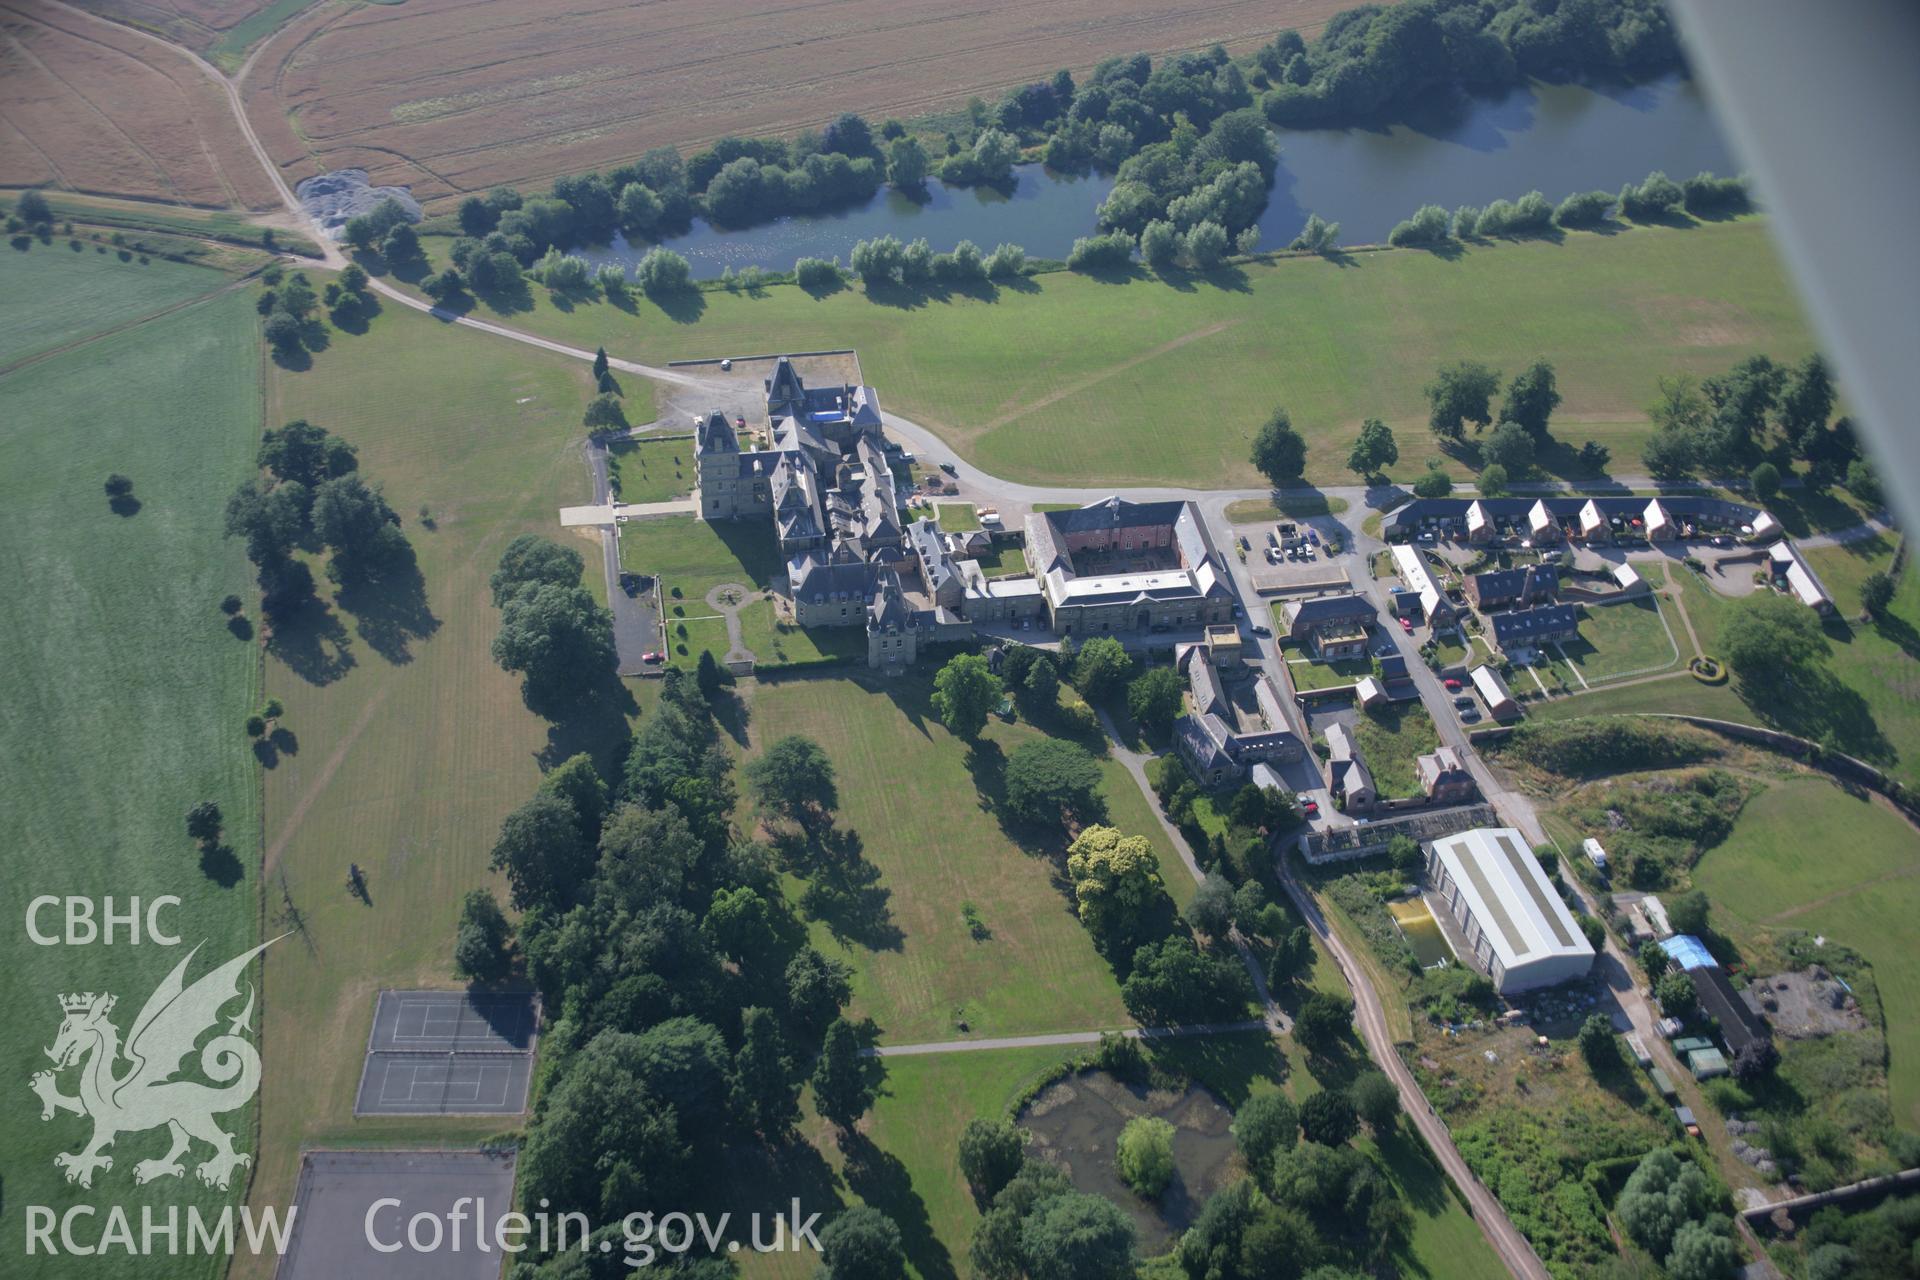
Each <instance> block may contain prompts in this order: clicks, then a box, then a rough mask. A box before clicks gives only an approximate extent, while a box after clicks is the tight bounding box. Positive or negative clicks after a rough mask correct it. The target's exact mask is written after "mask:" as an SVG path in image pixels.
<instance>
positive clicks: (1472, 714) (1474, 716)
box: [1460, 707, 1480, 724]
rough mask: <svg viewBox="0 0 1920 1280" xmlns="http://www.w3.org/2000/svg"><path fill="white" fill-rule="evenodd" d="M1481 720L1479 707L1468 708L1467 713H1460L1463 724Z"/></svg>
mask: <svg viewBox="0 0 1920 1280" xmlns="http://www.w3.org/2000/svg"><path fill="white" fill-rule="evenodd" d="M1479 718H1480V708H1478V707H1468V708H1467V709H1466V710H1465V711H1462V712H1461V713H1460V723H1461V724H1472V723H1473V722H1474V721H1475V720H1478V719H1479Z"/></svg>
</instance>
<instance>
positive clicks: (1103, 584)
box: [1026, 498, 1233, 638]
mask: <svg viewBox="0 0 1920 1280" xmlns="http://www.w3.org/2000/svg"><path fill="white" fill-rule="evenodd" d="M1026 530H1027V562H1028V564H1029V565H1030V566H1031V567H1032V569H1033V573H1034V576H1035V577H1036V578H1037V579H1039V582H1040V589H1041V594H1042V595H1044V596H1045V598H1046V603H1047V613H1048V618H1049V620H1050V623H1051V626H1052V629H1053V631H1054V633H1055V634H1056V635H1061V636H1074V637H1076V638H1086V637H1091V636H1098V635H1111V634H1114V633H1127V632H1133V633H1138V632H1152V631H1171V630H1175V629H1199V628H1203V627H1206V626H1210V625H1223V624H1230V623H1231V622H1232V620H1233V590H1232V587H1231V586H1230V585H1229V584H1228V579H1227V566H1226V563H1225V561H1224V560H1223V559H1222V557H1221V555H1220V552H1219V551H1218V550H1217V549H1216V548H1215V547H1214V545H1213V539H1212V538H1211V537H1210V536H1209V535H1208V533H1207V529H1206V525H1205V523H1204V522H1203V521H1202V520H1201V518H1200V510H1199V508H1198V507H1196V506H1195V505H1194V504H1193V503H1191V502H1129V501H1127V500H1126V499H1124V498H1107V499H1104V500H1102V501H1100V502H1095V503H1091V504H1089V505H1087V506H1084V507H1079V508H1076V509H1073V510H1069V511H1036V512H1034V513H1033V514H1031V515H1029V516H1028V517H1027V522H1026Z"/></svg>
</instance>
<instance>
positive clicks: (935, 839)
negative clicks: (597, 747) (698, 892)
mask: <svg viewBox="0 0 1920 1280" xmlns="http://www.w3.org/2000/svg"><path fill="white" fill-rule="evenodd" d="M931 688H932V672H931V671H930V670H922V671H918V672H916V673H914V674H911V675H908V676H903V677H899V678H895V679H889V680H881V679H877V678H873V679H870V678H868V677H867V676H866V674H865V672H864V670H862V671H861V672H860V673H859V674H857V675H852V674H849V675H847V676H841V675H837V674H836V675H833V676H821V677H796V678H791V679H786V680H762V681H758V682H757V683H756V684H755V685H754V686H753V687H752V688H751V692H750V694H749V711H750V725H751V733H752V738H753V742H754V744H755V746H756V748H757V747H758V746H760V745H763V744H765V743H767V742H770V741H772V740H774V739H776V738H779V737H781V736H783V735H785V734H789V733H800V734H805V735H807V736H808V737H811V738H813V739H815V740H816V741H818V742H819V743H820V744H821V745H822V746H823V747H825V748H826V750H827V754H828V755H829V756H830V757H831V758H832V759H833V762H834V766H835V769H836V771H837V774H838V778H839V788H840V814H839V825H840V826H842V827H844V828H847V829H850V830H851V831H853V832H855V833H857V834H858V836H859V840H860V847H861V849H862V851H863V854H864V857H865V859H866V861H867V862H869V863H871V864H872V866H873V867H874V868H875V869H877V871H878V873H879V874H878V879H877V882H876V883H877V887H878V889H879V890H880V891H881V892H879V893H876V894H872V895H869V897H868V898H867V899H865V900H864V902H865V905H866V906H867V907H868V908H870V910H868V911H865V912H863V913H862V914H861V915H860V916H859V917H858V918H844V916H843V918H840V919H839V924H838V936H836V931H835V927H834V926H833V924H832V923H830V922H831V920H832V919H834V913H822V914H825V915H828V917H829V919H826V920H820V921H816V922H815V923H814V924H813V925H812V930H813V933H814V941H815V943H816V945H819V946H821V947H822V948H823V949H824V950H826V951H827V952H828V953H829V954H833V955H839V956H841V957H843V958H845V959H846V960H848V961H849V962H850V963H851V964H853V966H854V968H855V978H854V1011H855V1012H856V1013H857V1014H860V1015H864V1016H870V1017H872V1018H873V1019H874V1020H875V1021H876V1022H877V1023H879V1025H880V1028H881V1031H882V1033H883V1035H884V1038H885V1039H886V1040H887V1041H889V1042H893V1043H902V1042H913V1041H922V1040H946V1039H959V1038H964V1037H966V1036H992V1035H1022V1034H1031V1033H1042V1032H1051V1031H1096V1030H1100V1029H1103V1028H1112V1027H1124V1026H1129V1025H1131V1024H1132V1019H1131V1018H1130V1017H1129V1016H1128V1014H1127V1011H1126V1009H1125V1007H1124V1006H1123V1005H1122V1004H1121V1003H1120V992H1119V986H1118V984H1117V982H1116V981H1115V979H1114V976H1113V971H1112V969H1111V968H1110V967H1109V966H1108V965H1107V963H1106V961H1104V960H1102V959H1101V958H1100V956H1099V954H1098V953H1097V952H1096V951H1095V950H1094V946H1093V942H1092V939H1091V938H1090V937H1089V935H1088V933H1087V931H1086V929H1085V927H1084V926H1082V925H1081V923H1080V921H1079V918H1078V917H1077V916H1076V915H1075V914H1074V910H1073V905H1072V902H1071V899H1070V896H1069V893H1068V891H1067V889H1066V887H1065V885H1064V883H1062V882H1059V881H1058V880H1056V878H1055V870H1056V864H1055V862H1054V858H1055V857H1057V856H1058V855H1059V853H1060V849H1061V843H1062V841H1061V838H1060V837H1057V836H1056V837H1053V838H1051V839H1050V840H1048V839H1046V838H1044V837H1040V836H1038V835H1036V834H1035V833H1029V832H1025V831H1021V832H1011V831H1009V830H1006V829H1003V828H1002V826H1001V825H1000V822H999V821H998V819H997V818H996V817H995V816H994V814H993V813H992V812H990V811H989V810H988V808H987V807H986V804H985V803H984V802H983V792H984V793H985V795H986V796H989V797H990V796H992V795H993V794H995V793H996V792H997V791H998V789H999V787H1000V785H1001V784H1000V782H999V781H998V772H999V770H1000V769H1001V768H1002V767H1003V766H1004V762H1005V759H1006V757H1007V756H1009V755H1011V754H1012V752H1013V751H1014V750H1015V749H1016V748H1017V747H1019V746H1020V745H1021V744H1022V743H1025V742H1031V741H1034V740H1036V739H1038V738H1039V737H1040V736H1041V730H1039V729H1036V728H1034V727H1033V726H1031V725H1029V724H1027V723H1025V722H1024V721H1021V722H1017V723H1013V724H1007V723H1003V722H1002V721H1000V720H997V719H996V720H993V721H991V722H990V723H989V725H988V728H987V729H986V731H985V732H984V733H983V734H982V746H981V747H980V748H978V749H976V751H975V752H974V753H972V754H970V753H969V751H968V749H967V747H966V746H965V745H964V744H962V743H961V742H959V741H958V740H957V739H955V738H954V737H953V736H952V735H950V734H949V733H948V732H947V730H946V728H945V726H943V725H942V724H941V723H940V722H939V720H938V718H937V717H936V716H935V715H934V713H933V709H932V707H931V705H930V702H929V695H930V693H931ZM1104 772H1105V775H1106V779H1107V785H1106V788H1105V794H1106V798H1107V802H1108V807H1109V821H1110V822H1111V823H1112V824H1113V825H1115V826H1118V827H1120V828H1121V829H1122V830H1123V831H1126V832H1128V833H1129V834H1138V835H1143V836H1145V837H1147V839H1148V840H1149V841H1150V842H1151V843H1152V844H1153V845H1154V847H1155V849H1156V850H1157V851H1158V852H1159V854H1160V865H1161V874H1162V878H1163V879H1164V880H1165V881H1166V883H1167V885H1168V887H1169V890H1170V891H1171V892H1176V893H1177V892H1179V890H1180V889H1181V888H1182V885H1181V884H1180V881H1181V880H1189V886H1188V890H1189V893H1190V891H1191V890H1190V878H1189V877H1188V876H1187V872H1186V869H1185V868H1184V867H1183V866H1182V865H1181V864H1180V862H1179V860H1178V858H1177V857H1176V856H1175V854H1174V853H1173V851H1172V849H1171V848H1170V847H1169V846H1168V844H1167V842H1166V839H1165V836H1164V833H1162V832H1161V830H1160V828H1159V825H1158V823H1156V822H1155V821H1154V820H1153V815H1152V813H1151V812H1150V811H1149V810H1148V809H1147V807H1146V800H1145V798H1144V797H1143V796H1142V795H1141V794H1140V791H1139V789H1138V788H1137V787H1135V786H1133V785H1132V783H1131V780H1130V779H1129V778H1128V777H1127V775H1126V774H1125V773H1124V772H1123V771H1122V770H1121V768H1120V766H1119V764H1118V763H1117V762H1110V763H1109V765H1108V766H1107V767H1105V768H1104ZM1037 840H1038V841H1040V842H1039V843H1036V841H1037ZM789 885H790V887H791V888H792V890H793V892H794V894H795V896H796V898H797V897H799V896H800V895H801V894H802V893H803V892H804V890H805V888H806V885H805V883H804V882H803V881H802V880H800V879H799V878H798V877H792V878H790V879H789ZM964 902H972V903H973V904H974V905H975V907H976V908H977V909H978V911H979V914H980V916H981V918H982V919H983V920H984V922H985V925H986V927H987V929H988V930H989V931H990V935H991V936H990V937H988V938H986V939H984V940H979V941H976V940H975V939H974V938H973V937H972V936H971V934H970V932H969V930H968V926H967V923H966V921H965V920H964V919H962V917H961V911H960V908H961V904H962V903H964ZM961 1019H964V1020H965V1021H966V1022H967V1024H968V1028H969V1029H968V1030H967V1031H966V1032H964V1033H963V1032H961V1031H959V1030H957V1029H956V1023H957V1022H958V1021H959V1020H961Z"/></svg>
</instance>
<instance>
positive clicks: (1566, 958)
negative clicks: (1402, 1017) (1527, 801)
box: [1427, 827, 1593, 995]
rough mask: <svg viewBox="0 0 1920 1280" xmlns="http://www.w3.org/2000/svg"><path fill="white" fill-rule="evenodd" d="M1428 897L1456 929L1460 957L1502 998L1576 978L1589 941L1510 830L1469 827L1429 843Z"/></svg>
mask: <svg viewBox="0 0 1920 1280" xmlns="http://www.w3.org/2000/svg"><path fill="white" fill-rule="evenodd" d="M1427 880H1428V884H1429V885H1430V886H1431V891H1432V894H1433V896H1434V897H1435V898H1437V899H1439V900H1440V902H1441V903H1443V904H1444V905H1445V907H1446V910H1447V912H1448V914H1449V915H1451V916H1452V918H1453V922H1454V923H1455V924H1456V925H1458V926H1459V927H1460V932H1461V934H1462V936H1463V937H1464V938H1465V940H1466V943H1467V947H1468V952H1467V954H1466V956H1464V957H1463V959H1466V960H1467V961H1468V963H1470V964H1472V965H1473V966H1474V967H1475V968H1476V969H1479V970H1480V971H1481V972H1482V973H1484V974H1486V975H1487V977H1488V978H1490V979H1492V981H1493V986H1494V989H1495V990H1496V991H1498V992H1499V993H1500V994H1501V995H1511V994H1513V993H1515V992H1520V991H1531V990H1534V989H1536V988H1539V987H1549V986H1553V985H1555V984H1557V983H1561V982H1569V981H1572V980H1573V979H1576V978H1583V977H1585V976H1586V975H1587V972H1588V971H1589V970H1590V969H1592V968H1593V946H1592V944H1590V943H1589V942H1588V941H1587V939H1586V936H1585V935H1584V934H1582V933H1581V932H1580V926H1579V924H1578V923H1577V922H1576V921H1575V920H1574V918H1573V913H1572V912H1570V911H1568V910H1567V904H1566V903H1565V902H1562V901H1561V900H1560V895H1559V894H1558V893H1557V892H1555V890H1554V887H1553V885H1552V883H1551V882H1550V881H1548V879H1547V876H1546V873H1545V872H1544V871H1542V870H1541V869H1540V863H1539V860H1538V859H1536V858H1535V857H1534V856H1533V850H1531V849H1529V848H1528V847H1527V843H1526V840H1525V838H1524V837H1522V836H1521V834H1520V833H1519V832H1518V831H1516V830H1514V829H1513V828H1511V827H1476V828H1474V829H1473V830H1471V831H1464V832H1461V833H1460V834H1459V835H1455V836H1448V837H1446V838H1445V839H1441V840H1436V841H1434V842H1433V845H1432V847H1431V851H1430V852H1429V854H1428V855H1427Z"/></svg>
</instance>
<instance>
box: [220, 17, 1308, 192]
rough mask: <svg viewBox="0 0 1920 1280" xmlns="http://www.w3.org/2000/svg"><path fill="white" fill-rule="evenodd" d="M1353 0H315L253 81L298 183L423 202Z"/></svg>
mask: <svg viewBox="0 0 1920 1280" xmlns="http://www.w3.org/2000/svg"><path fill="white" fill-rule="evenodd" d="M1344 7H1346V4H1345V0H1278V2H1277V3H1276V2H1274V0H1222V2H1220V3H1215V4H1210V5H1206V6H1204V7H1196V8H1188V9H1179V8H1171V9H1170V8H1168V7H1167V6H1164V5H1160V4H1155V3H1152V0H1056V3H1053V4H1047V5H989V4H983V3H980V2H979V0H971V2H968V0H962V2H961V3H952V2H951V0H834V2H833V3H828V4H822V5H813V6H809V7H807V8H804V9H800V10H793V9H787V8H783V7H780V6H775V5H770V4H767V3H765V2H764V0H663V3H658V4H650V5H643V6H634V5H626V4H619V3H614V2H613V0H596V2H594V3H588V4H559V3H555V2H554V0H409V3H407V4H405V5H398V6H389V5H359V6H351V7H347V8H334V7H331V6H324V7H320V8H316V9H314V10H313V11H312V12H310V13H306V14H303V15H301V17H300V18H299V19H297V20H296V22H295V23H294V24H293V25H292V27H291V28H290V29H289V30H287V31H286V32H285V33H283V34H282V35H281V36H279V37H278V38H276V40H275V41H274V42H273V44H272V45H271V46H269V48H268V50H267V53H266V55H265V56H264V57H263V58H262V59H261V63H260V65H259V67H258V70H257V71H256V73H255V74H254V75H253V76H251V77H250V78H249V82H248V83H249V94H248V112H249V115H250V116H251V118H252V120H253V122H254V127H255V128H256V129H258V130H259V131H260V134H261V138H262V140H263V141H264V142H265V143H266V145H267V147H268V149H269V150H270V151H271V152H272V154H273V157H274V159H275V160H276V161H277V162H278V163H279V164H281V165H282V166H283V169H284V171H285V176H286V178H287V179H288V181H289V182H293V181H298V180H299V179H301V178H305V177H309V176H311V175H312V174H315V173H320V172H324V171H326V170H328V169H338V168H344V167H348V166H353V167H358V168H363V169H366V170H367V171H368V172H369V173H370V174H372V176H373V181H375V182H376V183H403V184H408V185H411V186H412V188H413V192H414V194H415V195H416V196H418V197H419V198H420V199H421V200H422V201H423V202H429V203H431V202H432V201H434V200H437V199H438V200H443V201H444V199H445V198H447V197H450V196H454V195H458V194H460V193H464V192H468V191H477V190H484V189H485V188H487V187H490V186H493V185H495V184H497V183H503V182H504V183H529V184H531V183H534V182H537V181H540V180H544V179H551V178H553V177H555V176H556V175H560V174H568V173H579V172H583V171H585V170H588V169H594V168H603V167H607V166H610V165H614V164H618V163H620V162H621V161H624V160H628V159H631V158H633V157H635V156H637V155H639V154H640V153H641V152H643V151H645V150H647V149H648V148H650V147H657V146H669V145H671V146H680V147H683V148H696V147H699V146H701V145H703V144H705V143H707V142H711V141H712V140H713V139H715V138H718V137H720V136H722V135H725V134H785V133H793V132H795V131H797V130H800V129H804V128H809V127H815V126H819V125H822V124H824V123H826V122H827V121H829V120H831V119H832V118H833V117H834V116H836V115H838V114H839V113H841V112H843V111H857V112H860V113H862V114H864V115H867V116H869V117H871V118H874V119H876V120H878V119H879V118H880V117H883V116H900V117H902V118H905V117H909V116H913V115H918V114H922V113H926V112H929V111H933V110H936V109H941V108H950V107H957V106H959V105H961V104H962V103H964V102H965V101H966V100H967V98H968V97H970V96H972V95H974V94H978V95H980V96H981V97H983V98H986V99H988V100H989V101H992V100H993V99H995V98H997V97H998V96H999V94H1000V93H1001V92H1002V91H1004V90H1005V89H1007V88H1010V87H1012V86H1014V85H1019V84H1024V83H1027V82H1030V81H1033V80H1040V79H1045V78H1046V77H1048V76H1051V75H1052V74H1053V72H1054V71H1056V70H1057V69H1059V68H1060V67H1071V68H1074V69H1075V70H1076V71H1077V70H1081V69H1084V68H1087V67H1090V66H1092V65H1093V64H1094V63H1095V62H1097V61H1099V60H1100V59H1101V58H1104V57H1108V56H1111V55H1115V54H1128V53H1134V52H1137V51H1140V50H1147V51H1149V52H1164V51H1170V50H1182V49H1191V48H1205V47H1207V46H1209V45H1212V44H1213V43H1215V42H1216V41H1218V42H1221V43H1224V44H1225V45H1226V46H1227V47H1228V48H1229V49H1230V50H1233V51H1235V52H1244V51H1246V50H1248V49H1251V48H1253V47H1254V46H1256V45H1258V44H1261V43H1263V42H1264V41H1266V40H1267V39H1269V38H1270V37H1271V36H1272V35H1273V34H1274V32H1276V31H1278V30H1280V29H1281V28H1283V27H1289V26H1290V27H1295V28H1299V29H1301V30H1305V31H1312V30H1314V29H1316V28H1317V27H1319V26H1320V24H1321V23H1323V22H1324V21H1325V20H1326V19H1327V18H1328V17H1329V16H1331V15H1332V14H1333V13H1335V12H1337V11H1338V10H1339V9H1341V8H1344Z"/></svg>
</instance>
